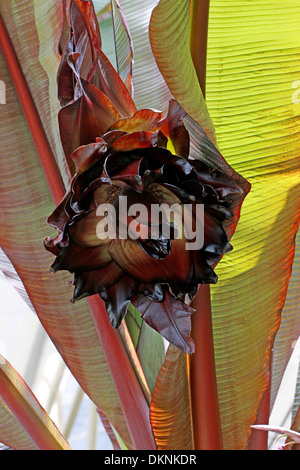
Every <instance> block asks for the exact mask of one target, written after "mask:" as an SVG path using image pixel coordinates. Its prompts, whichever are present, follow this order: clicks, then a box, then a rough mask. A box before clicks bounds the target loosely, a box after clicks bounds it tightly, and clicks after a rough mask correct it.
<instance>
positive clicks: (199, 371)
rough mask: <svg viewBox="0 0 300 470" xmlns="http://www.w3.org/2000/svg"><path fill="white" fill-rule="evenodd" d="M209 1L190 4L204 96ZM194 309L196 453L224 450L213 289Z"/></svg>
mask: <svg viewBox="0 0 300 470" xmlns="http://www.w3.org/2000/svg"><path fill="white" fill-rule="evenodd" d="M208 17H209V0H192V1H191V36H190V49H191V55H192V58H193V62H194V66H195V70H196V72H197V76H198V80H199V83H200V86H201V89H202V92H203V95H204V96H205V83H206V56H207V32H208ZM192 307H193V308H195V310H196V312H195V313H194V314H193V315H192V337H193V338H194V340H195V349H196V352H195V354H194V355H192V356H191V358H190V383H191V404H192V414H193V428H194V429H193V432H194V445H195V449H197V450H219V449H222V447H223V444H222V432H221V424H220V414H219V403H218V393H217V381H216V371H215V358H214V344H213V328H212V318H211V303H210V287H209V285H203V286H201V287H200V289H199V291H198V293H197V295H196V296H195V298H194V300H193V302H192Z"/></svg>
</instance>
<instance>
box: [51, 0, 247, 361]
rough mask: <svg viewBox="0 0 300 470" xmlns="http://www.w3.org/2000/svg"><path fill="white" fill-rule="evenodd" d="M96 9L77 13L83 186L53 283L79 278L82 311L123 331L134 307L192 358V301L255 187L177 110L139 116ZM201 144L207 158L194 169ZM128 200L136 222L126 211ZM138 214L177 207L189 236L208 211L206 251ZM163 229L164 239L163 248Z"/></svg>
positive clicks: (75, 150) (72, 53) (70, 202)
mask: <svg viewBox="0 0 300 470" xmlns="http://www.w3.org/2000/svg"><path fill="white" fill-rule="evenodd" d="M84 4H85V5H84V6H83V5H82V3H81V2H79V1H72V2H71V9H70V23H71V38H70V41H68V43H67V45H66V47H65V49H64V52H63V55H62V61H61V67H60V70H59V75H58V84H59V97H60V101H61V103H62V105H63V108H62V110H61V111H60V114H59V124H60V132H61V138H62V143H63V147H64V150H65V154H66V157H67V158H69V159H70V161H71V162H73V164H74V168H75V170H74V172H75V174H74V177H73V180H72V183H71V187H70V190H69V191H68V193H67V194H66V196H65V198H64V200H63V201H62V202H61V204H60V205H59V206H58V207H57V208H56V209H55V211H54V212H53V214H52V215H51V216H50V217H49V220H48V222H49V224H50V225H52V226H53V227H55V228H56V229H57V231H58V236H57V237H56V238H54V239H50V238H47V239H46V240H45V247H46V249H47V250H49V251H51V252H52V253H53V254H54V255H55V256H56V259H55V261H54V263H53V265H52V269H53V271H57V270H68V271H70V272H71V273H74V286H75V287H74V295H73V300H74V301H75V300H79V299H81V298H83V297H86V296H89V295H94V294H99V295H100V296H101V297H102V299H103V300H104V302H105V305H106V310H107V313H108V315H109V318H110V320H111V323H112V325H113V326H114V327H118V326H119V325H120V322H121V321H122V319H123V317H124V315H125V314H126V312H127V309H128V306H129V304H130V302H132V303H133V304H134V305H135V307H136V308H137V309H138V310H139V311H140V313H141V315H142V317H143V319H144V320H145V321H146V322H147V323H148V324H149V325H150V326H151V327H153V328H154V329H156V330H158V331H159V332H160V333H161V334H162V335H163V336H164V337H165V338H166V339H167V340H169V341H170V342H172V343H173V344H174V345H176V346H177V347H178V348H180V349H181V350H183V351H184V352H187V353H191V352H193V350H194V345H193V341H192V339H191V338H190V336H189V335H190V315H191V313H192V309H191V308H190V307H189V306H188V305H187V304H186V303H185V298H186V297H185V296H186V295H188V296H189V297H190V298H192V297H193V296H194V294H195V293H196V291H197V287H198V285H199V284H202V283H215V282H216V280H217V277H216V275H215V273H214V271H213V268H214V266H215V265H216V263H217V262H218V261H219V260H220V258H221V257H222V256H223V254H224V253H226V252H227V251H229V250H230V249H231V245H230V244H229V239H230V237H231V235H232V233H233V231H234V228H235V225H236V223H237V219H238V216H239V210H240V206H241V203H242V201H243V199H244V197H245V195H246V193H247V191H248V190H249V185H248V183H247V182H246V181H245V180H244V179H243V178H241V177H240V176H239V175H237V174H236V173H235V172H234V171H233V170H232V169H231V168H230V167H229V165H227V164H226V162H225V161H224V159H223V158H222V157H221V155H220V154H219V152H218V151H217V149H216V148H215V146H214V145H213V144H212V143H211V142H210V141H209V139H208V138H207V136H206V135H205V134H204V132H203V131H202V130H201V128H200V127H199V126H198V125H197V124H196V123H195V122H192V121H191V119H190V118H188V116H186V113H185V112H184V110H183V109H182V108H181V107H180V106H179V105H178V103H177V102H176V101H175V100H171V102H170V104H169V111H168V113H167V115H166V116H163V114H162V113H160V112H158V111H154V110H150V109H142V110H139V111H137V110H136V108H135V105H134V103H133V101H132V99H131V97H130V94H129V92H128V91H127V89H126V87H125V86H124V84H123V83H122V82H121V80H120V78H119V77H118V74H117V73H116V72H115V71H114V69H113V68H112V66H111V64H110V63H109V61H108V60H107V58H106V57H105V56H104V54H103V52H102V51H101V47H100V45H101V41H100V34H99V31H98V27H97V26H96V25H97V23H96V21H93V19H95V16H94V12H93V9H92V5H91V4H90V2H84ZM185 119H186V124H185ZM195 129H196V131H195ZM191 139H194V140H195V139H196V143H197V146H196V147H197V148H198V151H197V152H196V155H195V151H194V152H193V158H191V157H190V141H191ZM203 155H206V156H204V157H203ZM195 158H196V159H195ZM121 196H123V197H126V201H127V204H128V209H129V213H128V212H127V213H125V212H124V211H123V212H122V211H120V201H121V200H123V199H121ZM103 204H110V205H112V206H113V207H114V208H115V210H116V213H117V214H118V216H117V226H116V227H117V229H116V236H115V237H114V238H111V237H106V238H105V237H103V238H99V233H97V231H98V232H99V230H98V227H99V221H101V220H102V219H103V217H104V215H103V214H102V219H101V216H100V217H99V215H97V209H98V208H99V207H102V205H103ZM135 204H142V205H144V206H145V208H147V209H149V212H148V214H151V211H150V208H151V207H152V206H153V205H162V204H166V205H167V207H171V206H172V205H173V204H176V205H177V206H176V207H177V208H178V211H179V214H182V213H183V208H184V207H185V205H187V204H188V205H189V207H190V208H191V210H190V212H189V213H188V218H189V220H188V221H187V220H186V219H185V220H184V221H183V225H184V224H185V223H186V222H188V223H189V224H190V225H189V227H192V226H194V225H195V223H196V222H197V204H201V205H203V206H204V243H203V246H202V247H201V248H200V249H198V250H189V249H186V242H187V240H188V235H189V234H188V233H186V231H185V230H184V227H183V226H182V227H178V226H176V224H175V223H174V221H173V220H171V219H169V220H168V224H169V226H170V233H169V235H168V236H166V234H165V232H164V230H163V229H161V225H160V220H152V219H151V216H150V217H148V218H147V220H144V219H143V217H141V216H138V215H136V216H132V215H130V208H133V207H135V206H134V205H135ZM182 220H183V219H182ZM134 224H136V225H138V228H139V230H138V232H139V235H138V236H136V237H135V238H134V237H130V236H128V237H125V238H124V237H121V236H120V230H122V229H124V227H125V228H126V229H128V228H130V227H133V226H135V225H134ZM153 225H156V226H158V227H159V230H158V236H156V237H155V238H154V237H151V231H150V227H152V226H153ZM178 229H181V231H182V233H183V236H182V237H180V238H176V230H178ZM128 233H129V235H130V230H129V232H128Z"/></svg>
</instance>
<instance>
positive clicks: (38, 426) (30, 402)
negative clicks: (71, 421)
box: [0, 356, 71, 450]
mask: <svg viewBox="0 0 300 470" xmlns="http://www.w3.org/2000/svg"><path fill="white" fill-rule="evenodd" d="M24 431H25V434H24ZM26 434H27V439H26V438H25V436H26ZM0 441H1V442H3V443H5V444H6V445H7V446H9V447H11V448H14V449H17V450H32V449H35V448H38V449H39V450H71V449H70V446H69V444H68V443H67V442H66V440H65V439H64V438H63V436H62V435H61V433H60V432H59V431H58V429H57V428H56V426H55V424H54V423H53V421H52V420H51V419H50V418H49V416H48V415H47V413H46V412H45V410H44V409H43V408H42V406H41V405H40V403H39V402H38V400H37V399H36V397H35V396H34V395H33V393H32V392H31V390H30V389H29V387H28V386H27V385H26V383H25V382H24V380H23V379H22V378H21V377H20V375H19V374H18V373H17V371H16V370H15V369H14V368H13V367H12V366H11V365H10V364H9V362H7V361H6V360H5V359H4V358H3V357H2V356H0ZM23 446H24V447H23ZM35 446H36V447H35Z"/></svg>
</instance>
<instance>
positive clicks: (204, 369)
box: [190, 285, 223, 450]
mask: <svg viewBox="0 0 300 470" xmlns="http://www.w3.org/2000/svg"><path fill="white" fill-rule="evenodd" d="M191 306H192V307H193V308H194V309H195V310H196V311H195V312H194V313H193V315H192V337H193V338H194V341H195V353H194V354H193V355H192V356H191V357H190V384H191V405H192V418H193V432H194V445H195V449H196V450H221V449H222V447H223V444H222V433H221V424H220V415H219V403H218V393H217V383H216V371H215V358H214V345H213V330H212V320H211V303H210V287H209V285H203V286H201V287H200V289H199V291H198V293H197V295H196V296H195V298H194V300H193V302H192V304H191Z"/></svg>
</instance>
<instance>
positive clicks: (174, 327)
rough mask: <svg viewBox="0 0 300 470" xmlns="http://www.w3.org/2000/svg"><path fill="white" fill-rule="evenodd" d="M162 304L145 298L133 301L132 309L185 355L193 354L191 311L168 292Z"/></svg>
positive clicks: (140, 297) (139, 297) (141, 297)
mask: <svg viewBox="0 0 300 470" xmlns="http://www.w3.org/2000/svg"><path fill="white" fill-rule="evenodd" d="M164 295H165V296H164V300H163V301H162V302H153V300H151V299H149V298H148V297H145V296H142V295H140V296H137V297H136V298H134V299H133V301H132V303H133V305H134V307H135V308H136V309H137V310H138V311H139V312H140V313H141V315H142V318H143V320H144V321H145V322H146V323H148V325H150V326H151V328H153V329H154V330H157V331H159V332H160V334H161V335H162V336H164V338H166V339H167V340H168V341H169V342H170V343H172V344H173V345H174V346H176V347H177V348H178V349H179V350H180V351H184V352H186V353H187V354H191V353H193V352H194V342H193V340H192V339H191V337H190V331H191V315H192V313H193V309H192V308H190V307H189V306H188V305H186V304H184V303H182V302H179V301H178V300H175V299H174V297H173V296H172V295H170V294H169V292H168V291H165V293H164Z"/></svg>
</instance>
